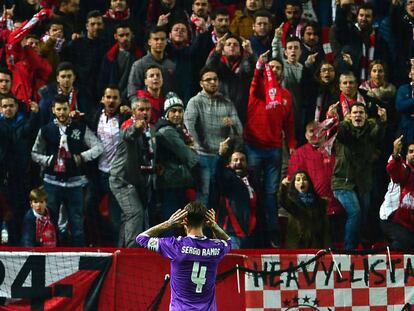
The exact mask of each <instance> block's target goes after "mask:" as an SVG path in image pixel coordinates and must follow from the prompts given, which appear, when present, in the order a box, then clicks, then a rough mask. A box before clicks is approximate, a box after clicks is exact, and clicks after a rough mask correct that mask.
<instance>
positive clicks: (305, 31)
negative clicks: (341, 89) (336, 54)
mask: <svg viewBox="0 0 414 311" xmlns="http://www.w3.org/2000/svg"><path fill="white" fill-rule="evenodd" d="M301 37H302V44H301V50H302V54H301V55H300V58H299V62H300V63H301V64H303V65H304V66H306V67H307V68H308V70H309V71H310V72H311V73H312V74H314V73H315V72H316V70H317V68H318V67H319V65H320V63H321V62H322V60H323V59H324V56H325V52H324V50H323V47H322V44H321V42H320V28H319V25H318V23H316V22H307V23H305V25H303V28H302V31H301Z"/></svg>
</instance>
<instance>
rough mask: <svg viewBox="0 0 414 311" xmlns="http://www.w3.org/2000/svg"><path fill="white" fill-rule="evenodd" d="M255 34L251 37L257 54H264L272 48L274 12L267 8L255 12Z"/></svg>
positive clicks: (253, 48)
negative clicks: (271, 12)
mask: <svg viewBox="0 0 414 311" xmlns="http://www.w3.org/2000/svg"><path fill="white" fill-rule="evenodd" d="M252 27H253V35H252V36H251V37H250V38H249V40H250V42H251V45H252V50H253V52H254V54H256V55H262V54H263V53H264V52H266V51H268V50H270V49H271V45H272V36H271V29H272V14H270V12H269V11H267V10H258V11H256V13H254V21H253V26H252Z"/></svg>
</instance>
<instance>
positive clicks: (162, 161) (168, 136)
mask: <svg viewBox="0 0 414 311" xmlns="http://www.w3.org/2000/svg"><path fill="white" fill-rule="evenodd" d="M155 139H156V152H155V154H156V165H157V166H159V167H160V174H158V176H157V186H158V187H160V188H181V187H188V186H191V185H192V183H193V178H192V172H191V170H192V168H193V167H194V166H195V165H196V164H197V163H198V155H197V153H196V152H195V151H194V150H193V149H191V148H190V147H189V146H188V145H187V144H186V142H185V134H184V132H183V130H182V128H179V127H177V126H176V125H175V124H173V123H171V122H169V121H168V120H166V119H160V120H158V122H157V124H156V126H155Z"/></svg>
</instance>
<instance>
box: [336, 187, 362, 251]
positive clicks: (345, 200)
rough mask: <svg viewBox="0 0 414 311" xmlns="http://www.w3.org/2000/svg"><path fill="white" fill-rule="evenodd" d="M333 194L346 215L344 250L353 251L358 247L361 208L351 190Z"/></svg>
mask: <svg viewBox="0 0 414 311" xmlns="http://www.w3.org/2000/svg"><path fill="white" fill-rule="evenodd" d="M333 193H334V196H335V198H337V199H338V201H339V202H341V204H342V206H343V207H344V209H345V211H346V214H347V219H346V223H345V237H344V248H345V249H354V248H356V247H357V245H358V232H359V224H360V221H361V208H360V205H359V200H358V197H357V195H356V193H355V191H353V190H334V191H333Z"/></svg>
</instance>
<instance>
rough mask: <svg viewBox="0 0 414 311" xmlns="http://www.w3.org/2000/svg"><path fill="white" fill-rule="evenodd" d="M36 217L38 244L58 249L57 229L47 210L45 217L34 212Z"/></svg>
mask: <svg viewBox="0 0 414 311" xmlns="http://www.w3.org/2000/svg"><path fill="white" fill-rule="evenodd" d="M33 214H34V215H35V217H36V242H37V243H39V244H40V246H43V247H56V240H57V239H56V228H55V225H54V224H53V222H52V219H51V218H50V216H49V213H48V211H47V209H46V212H45V215H40V214H38V213H36V212H35V211H33Z"/></svg>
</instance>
